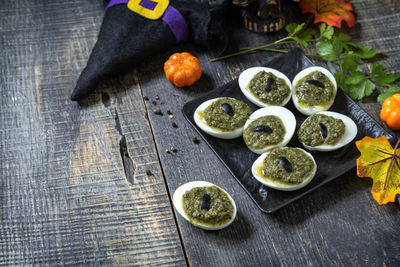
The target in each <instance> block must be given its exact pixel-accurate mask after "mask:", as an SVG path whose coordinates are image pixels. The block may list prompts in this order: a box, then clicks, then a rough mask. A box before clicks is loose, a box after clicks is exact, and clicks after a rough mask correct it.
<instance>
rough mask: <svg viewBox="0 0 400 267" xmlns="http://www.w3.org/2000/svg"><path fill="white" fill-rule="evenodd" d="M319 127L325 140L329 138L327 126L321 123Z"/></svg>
mask: <svg viewBox="0 0 400 267" xmlns="http://www.w3.org/2000/svg"><path fill="white" fill-rule="evenodd" d="M319 127H320V128H321V134H322V137H323V138H324V139H325V138H326V137H327V136H328V129H327V128H326V126H325V124H322V123H319Z"/></svg>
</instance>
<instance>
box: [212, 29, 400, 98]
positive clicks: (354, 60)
mask: <svg viewBox="0 0 400 267" xmlns="http://www.w3.org/2000/svg"><path fill="white" fill-rule="evenodd" d="M286 31H287V32H288V36H286V37H285V38H282V39H280V40H277V41H275V42H273V43H269V44H265V45H261V46H255V47H244V48H241V51H239V52H236V53H233V54H230V55H226V56H222V57H219V58H214V59H211V61H212V62H214V61H218V60H222V59H226V58H230V57H233V56H237V55H241V54H247V53H249V52H253V51H257V50H264V51H271V52H278V53H287V52H288V51H287V50H284V49H277V48H271V47H274V46H279V45H283V44H292V43H295V44H298V45H299V46H300V47H301V48H302V49H305V48H307V47H308V45H309V44H311V43H312V44H315V47H316V49H317V51H318V55H314V54H306V55H307V56H310V57H317V58H320V59H322V60H325V61H329V62H332V63H334V64H336V65H337V66H338V69H339V71H338V72H336V73H334V76H335V78H336V81H337V84H338V86H339V87H341V88H343V90H344V91H345V92H346V93H347V94H348V95H349V96H350V97H351V98H352V99H354V100H360V99H363V98H364V97H366V96H370V95H371V94H372V93H373V92H374V91H375V90H379V95H378V98H377V101H378V102H380V103H382V102H383V101H384V100H385V99H386V98H387V97H390V96H392V95H393V94H396V93H400V87H391V88H389V89H388V90H386V91H385V92H382V90H380V89H379V88H378V87H377V85H378V86H380V87H389V86H390V84H392V83H393V82H395V81H396V80H397V79H398V78H400V76H399V75H396V74H390V73H387V72H386V71H385V70H384V69H383V67H382V65H377V64H372V67H370V66H369V65H367V68H364V69H363V66H364V63H365V62H364V61H365V60H367V59H368V60H369V59H372V58H374V57H375V56H376V55H377V54H378V52H379V51H378V50H375V49H373V48H372V47H371V46H369V45H359V44H356V43H354V42H352V41H351V36H349V35H347V34H344V33H342V32H337V31H335V29H334V28H333V27H332V26H327V25H326V24H325V23H322V24H320V26H319V33H318V35H317V31H316V30H314V29H310V28H306V27H305V24H304V23H303V24H299V25H298V24H296V23H292V24H289V25H287V26H286Z"/></svg>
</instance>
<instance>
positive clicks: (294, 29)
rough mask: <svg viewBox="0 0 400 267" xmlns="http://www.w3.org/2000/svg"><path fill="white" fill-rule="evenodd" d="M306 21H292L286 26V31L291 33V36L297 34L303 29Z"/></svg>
mask: <svg viewBox="0 0 400 267" xmlns="http://www.w3.org/2000/svg"><path fill="white" fill-rule="evenodd" d="M304 24H305V23H302V24H299V25H297V24H296V23H291V24H289V25H287V26H286V27H285V29H286V31H287V32H288V34H289V37H292V36H295V35H296V34H297V33H298V32H299V31H301V30H302V29H303V27H304Z"/></svg>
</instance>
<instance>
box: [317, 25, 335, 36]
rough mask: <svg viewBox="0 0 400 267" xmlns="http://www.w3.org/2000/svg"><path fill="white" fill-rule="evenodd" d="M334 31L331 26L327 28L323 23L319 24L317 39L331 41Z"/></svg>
mask: <svg viewBox="0 0 400 267" xmlns="http://www.w3.org/2000/svg"><path fill="white" fill-rule="evenodd" d="M334 32H335V30H334V29H333V27H331V26H327V25H326V24H325V23H321V25H320V26H319V38H325V39H328V40H330V39H332V36H333V33H334Z"/></svg>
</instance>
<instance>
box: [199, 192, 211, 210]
mask: <svg viewBox="0 0 400 267" xmlns="http://www.w3.org/2000/svg"><path fill="white" fill-rule="evenodd" d="M210 205H211V197H210V195H209V194H204V195H203V197H202V198H201V204H200V209H202V210H209V209H210Z"/></svg>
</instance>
